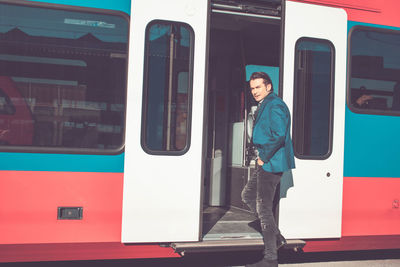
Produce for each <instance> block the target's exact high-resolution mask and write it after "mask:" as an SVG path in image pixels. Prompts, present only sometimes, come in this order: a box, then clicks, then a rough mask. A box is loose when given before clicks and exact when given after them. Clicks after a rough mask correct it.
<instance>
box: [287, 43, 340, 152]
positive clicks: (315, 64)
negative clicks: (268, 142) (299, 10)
mask: <svg viewBox="0 0 400 267" xmlns="http://www.w3.org/2000/svg"><path fill="white" fill-rule="evenodd" d="M295 51H296V56H295V83H294V102H293V103H294V115H293V143H294V150H295V155H296V157H298V158H313V159H324V158H327V157H329V155H330V153H331V146H332V122H333V115H332V114H333V80H334V73H333V70H334V68H333V66H334V47H333V44H332V43H331V42H329V41H327V40H320V39H311V38H301V39H299V40H298V41H297V43H296V50H295Z"/></svg>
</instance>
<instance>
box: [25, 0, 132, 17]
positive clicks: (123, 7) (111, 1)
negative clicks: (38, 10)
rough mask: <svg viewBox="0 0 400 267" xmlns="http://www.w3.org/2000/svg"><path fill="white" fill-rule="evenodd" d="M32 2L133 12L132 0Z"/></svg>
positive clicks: (49, 0) (52, 0)
mask: <svg viewBox="0 0 400 267" xmlns="http://www.w3.org/2000/svg"><path fill="white" fill-rule="evenodd" d="M29 1H32V2H47V3H52V4H60V5H69V6H83V7H95V8H103V9H111V10H118V11H122V12H125V13H127V14H130V13H131V1H130V0H48V1H35V0H29Z"/></svg>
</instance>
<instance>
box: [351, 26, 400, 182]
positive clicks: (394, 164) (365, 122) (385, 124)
mask: <svg viewBox="0 0 400 267" xmlns="http://www.w3.org/2000/svg"><path fill="white" fill-rule="evenodd" d="M356 25H361V26H369V27H375V28H385V29H392V30H400V28H395V27H387V26H383V25H375V24H368V23H359V22H354V21H349V22H348V31H350V30H351V28H352V27H354V26H356ZM399 34H400V32H399ZM349 41H350V40H349ZM345 114H346V115H345V116H346V120H345V149H344V177H388V178H398V177H400V117H399V116H383V115H369V114H358V113H354V112H352V111H351V110H350V109H349V108H348V107H347V106H346V113H345Z"/></svg>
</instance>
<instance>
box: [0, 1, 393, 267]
mask: <svg viewBox="0 0 400 267" xmlns="http://www.w3.org/2000/svg"><path fill="white" fill-rule="evenodd" d="M398 10H400V3H398V1H396V0H385V1H373V0H368V1H366V0H363V1H362V0H208V1H206V0H203V1H198V0H167V1H158V0H146V1H143V0H114V1H102V0H90V1H89V0H12V1H11V0H0V262H36V261H65V260H106V259H135V258H168V257H182V256H184V255H185V254H187V253H202V252H220V251H224V252H226V251H232V252H234V251H243V250H247V251H248V250H259V249H261V248H262V245H263V241H262V236H261V234H260V233H259V232H258V231H257V229H255V228H254V227H252V224H251V222H252V221H253V220H254V219H255V218H254V216H253V215H252V214H251V213H250V212H249V211H248V209H247V208H246V206H245V205H244V204H243V203H242V201H241V197H240V194H241V191H242V189H243V187H244V185H245V184H246V182H247V179H248V178H249V176H250V175H251V173H252V172H253V171H254V167H255V165H254V160H253V159H252V157H251V154H252V153H251V148H252V144H251V125H252V120H251V118H252V112H253V111H254V106H255V105H256V103H255V101H254V100H253V99H252V96H251V94H250V90H249V87H248V80H249V77H250V75H251V74H252V73H253V72H255V71H263V72H266V73H268V74H269V75H270V76H271V79H272V81H273V87H274V91H275V92H276V93H277V94H278V95H279V96H280V97H281V98H282V99H283V100H284V101H285V103H286V104H287V106H288V108H289V110H290V113H291V120H292V139H293V144H294V152H295V164H296V168H295V169H293V170H291V171H287V172H285V173H284V174H283V176H282V179H281V183H280V185H279V190H278V192H277V194H276V195H275V208H274V213H275V215H276V219H277V221H278V223H279V228H280V230H281V232H282V234H283V235H284V236H285V237H286V239H287V240H288V243H287V245H285V247H284V248H283V249H295V250H298V251H304V252H305V253H307V252H321V251H346V250H376V249H399V248H400V228H399V227H398V224H399V222H400V170H399V169H398V163H399V162H400V153H399V150H398V149H399V148H400V138H398V135H397V133H399V132H400V111H399V110H400V19H399V17H398V14H397V13H398Z"/></svg>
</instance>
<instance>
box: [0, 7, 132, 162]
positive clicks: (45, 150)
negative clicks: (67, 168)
mask: <svg viewBox="0 0 400 267" xmlns="http://www.w3.org/2000/svg"><path fill="white" fill-rule="evenodd" d="M0 4H5V5H13V6H20V7H31V8H41V9H51V10H60V11H69V12H79V13H91V14H95V15H110V16H115V17H120V18H122V19H124V20H125V21H126V22H127V26H128V27H127V38H128V42H127V46H126V47H127V49H126V55H127V59H126V64H125V68H126V73H127V75H126V77H125V88H124V89H123V91H122V93H123V94H124V96H125V101H124V103H123V104H124V105H125V107H124V111H123V120H122V121H123V123H124V124H123V132H122V136H121V145H120V146H119V147H117V148H112V149H100V148H78V147H76V148H68V147H41V146H22V145H10V146H0V152H16V153H40V154H75V155H76V154H82V155H120V154H121V153H123V152H124V150H125V131H126V105H127V91H128V86H127V84H128V75H129V74H128V64H129V63H128V57H129V31H130V30H129V29H130V15H128V14H127V13H125V12H123V11H119V10H112V9H101V8H95V7H87V6H73V5H64V4H54V3H45V2H32V1H24V0H21V1H18V2H16V1H15V0H14V1H13V0H2V1H1V2H0Z"/></svg>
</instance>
